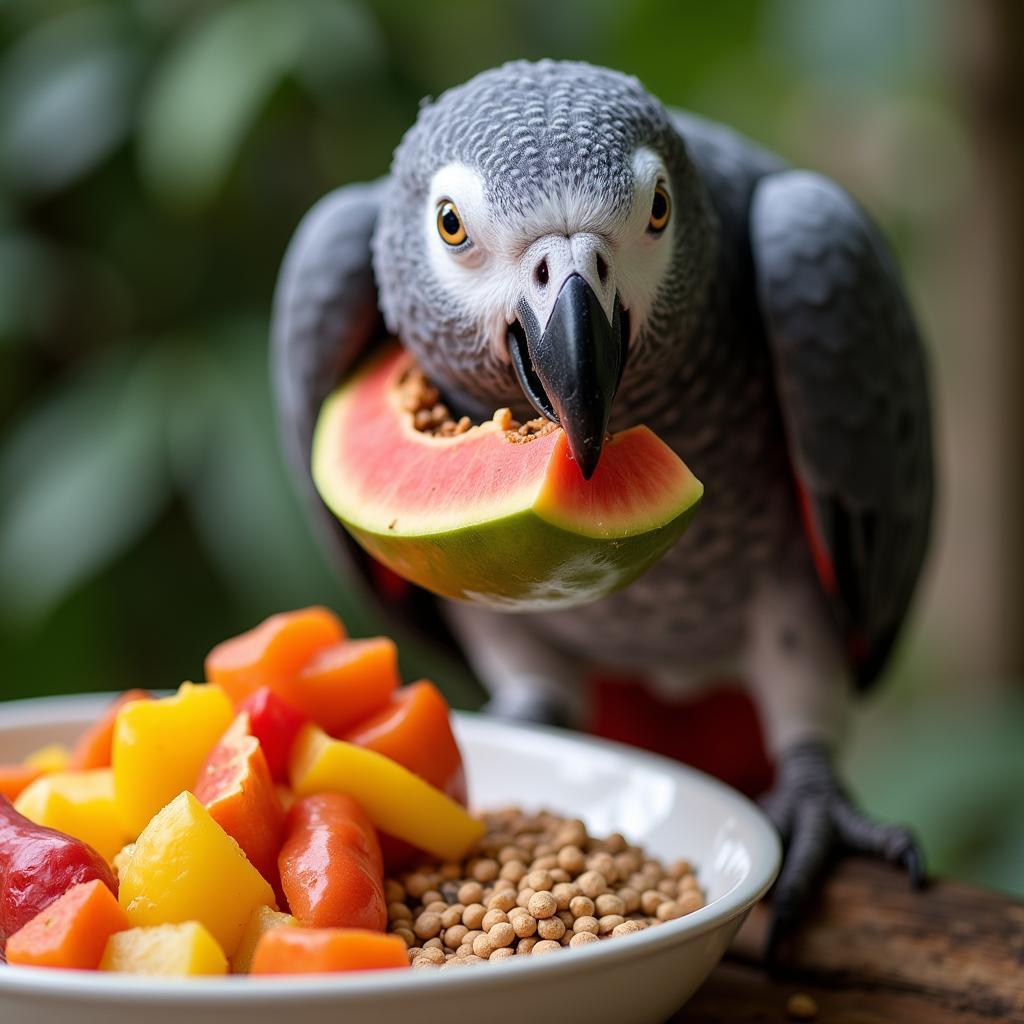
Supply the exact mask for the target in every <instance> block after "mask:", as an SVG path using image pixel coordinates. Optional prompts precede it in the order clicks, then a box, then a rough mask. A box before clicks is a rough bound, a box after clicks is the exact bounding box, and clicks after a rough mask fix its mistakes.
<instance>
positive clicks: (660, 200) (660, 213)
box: [647, 185, 672, 234]
mask: <svg viewBox="0 0 1024 1024" xmlns="http://www.w3.org/2000/svg"><path fill="white" fill-rule="evenodd" d="M671 212H672V200H671V199H669V197H668V192H667V191H666V189H665V186H664V185H659V186H658V187H657V188H656V189H655V190H654V200H653V201H652V202H651V219H650V220H649V221H648V222H647V229H648V230H649V231H653V232H654V233H655V234H658V233H659V232H661V231H664V230H665V225H666V224H668V217H669V214H670V213H671Z"/></svg>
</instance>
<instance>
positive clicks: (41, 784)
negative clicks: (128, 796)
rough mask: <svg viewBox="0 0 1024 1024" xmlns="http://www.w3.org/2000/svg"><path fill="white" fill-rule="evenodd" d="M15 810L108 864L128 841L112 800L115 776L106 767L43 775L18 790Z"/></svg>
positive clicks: (115, 803) (115, 804)
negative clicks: (85, 846)
mask: <svg viewBox="0 0 1024 1024" xmlns="http://www.w3.org/2000/svg"><path fill="white" fill-rule="evenodd" d="M14 807H15V810H17V811H18V813H19V814H24V815H25V817H26V818H28V819H29V820H31V821H34V822H35V823H36V824H37V825H46V826H47V827H48V828H55V829H57V830H59V831H60V832H66V833H67V834H68V835H69V836H74V837H75V838H76V839H81V840H82V842H85V843H88V844H89V845H90V846H91V847H92V848H93V849H94V850H95V851H96V852H97V853H99V854H100V856H102V857H104V858H106V860H108V861H110V860H113V858H114V856H115V854H116V853H117V851H118V850H120V849H121V847H122V846H123V845H124V842H125V839H126V838H127V837H126V835H125V831H124V826H123V825H122V824H121V818H120V815H119V814H118V809H117V802H116V801H115V799H114V773H113V772H112V771H111V769H109V768H96V769H93V770H90V771H81V772H53V773H52V774H50V775H43V776H41V777H40V778H38V779H36V780H35V782H32V783H30V784H29V785H28V786H27V787H26V788H25V789H23V790H22V791H21V793H20V794H19V795H18V799H17V800H15V802H14Z"/></svg>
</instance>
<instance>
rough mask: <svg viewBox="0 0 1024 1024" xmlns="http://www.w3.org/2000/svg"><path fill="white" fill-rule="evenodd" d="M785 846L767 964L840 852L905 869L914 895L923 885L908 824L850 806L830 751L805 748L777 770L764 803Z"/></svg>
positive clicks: (775, 958) (789, 755) (775, 959)
mask: <svg viewBox="0 0 1024 1024" xmlns="http://www.w3.org/2000/svg"><path fill="white" fill-rule="evenodd" d="M761 805H762V807H763V808H764V809H765V812H766V813H767V814H768V815H769V817H770V818H771V819H772V822H773V824H774V825H775V827H776V828H777V829H778V830H779V833H780V835H781V836H782V840H783V842H784V843H785V844H786V859H785V862H784V864H783V867H782V872H781V873H780V875H779V878H778V881H777V882H776V883H775V888H774V890H773V893H772V904H773V918H772V923H771V926H770V928H769V932H768V939H767V943H766V947H765V960H766V961H767V962H768V963H769V964H775V963H777V962H778V956H779V950H780V946H781V944H782V943H783V942H784V940H785V939H786V938H787V937H788V936H789V935H790V934H791V933H792V932H793V931H794V930H795V928H796V926H797V925H798V924H799V923H800V921H801V920H802V918H803V915H804V913H805V912H806V910H807V908H808V905H809V904H810V901H811V897H812V896H813V893H814V890H815V882H816V881H817V880H818V878H819V877H820V876H821V874H822V873H823V872H824V869H825V867H826V864H827V862H828V860H829V858H830V857H831V856H832V855H833V854H841V853H843V852H851V853H860V854H866V855H868V856H873V857H880V858H882V859H883V860H885V861H887V862H888V863H890V864H894V865H898V866H900V867H902V868H903V869H904V870H905V871H906V872H907V874H908V875H909V878H910V884H911V886H912V887H914V888H920V887H921V885H922V884H923V881H924V858H923V856H922V853H921V850H920V848H919V847H918V845H917V841H916V839H915V838H914V834H913V833H912V832H911V830H910V829H908V828H906V827H905V826H903V825H889V824H886V823H884V822H880V821H876V820H875V819H873V818H871V817H869V816H868V815H866V814H865V813H864V812H863V811H860V810H859V809H858V808H857V807H855V806H854V805H853V803H852V802H851V800H850V798H849V796H848V795H847V794H846V792H845V790H844V789H843V787H842V786H841V785H840V783H839V781H838V779H837V778H836V776H835V772H834V770H833V767H832V758H831V755H830V753H829V751H828V749H827V748H826V747H825V746H824V745H821V744H816V743H803V744H800V745H799V746H797V747H794V748H793V749H792V750H790V751H788V752H787V753H786V755H785V756H784V757H783V759H782V761H781V763H780V764H779V771H778V782H777V784H776V786H775V787H774V788H773V789H772V790H771V791H770V792H769V793H767V794H766V795H765V796H764V797H763V798H762V800H761Z"/></svg>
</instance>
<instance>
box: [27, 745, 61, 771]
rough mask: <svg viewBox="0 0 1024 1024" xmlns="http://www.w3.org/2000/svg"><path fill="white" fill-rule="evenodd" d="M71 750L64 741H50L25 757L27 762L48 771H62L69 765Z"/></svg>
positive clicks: (33, 766) (31, 765)
mask: <svg viewBox="0 0 1024 1024" xmlns="http://www.w3.org/2000/svg"><path fill="white" fill-rule="evenodd" d="M70 758H71V752H70V751H69V750H68V748H67V747H65V746H64V744H63V743H50V744H48V745H47V746H45V747H41V748H40V749H39V750H34V751H33V752H32V753H31V754H29V755H28V757H26V758H25V764H27V765H28V766H29V767H31V768H38V769H39V770H40V771H41V772H43V773H44V774H45V773H46V772H62V771H64V770H65V769H66V768H67V766H68V761H69V760H70Z"/></svg>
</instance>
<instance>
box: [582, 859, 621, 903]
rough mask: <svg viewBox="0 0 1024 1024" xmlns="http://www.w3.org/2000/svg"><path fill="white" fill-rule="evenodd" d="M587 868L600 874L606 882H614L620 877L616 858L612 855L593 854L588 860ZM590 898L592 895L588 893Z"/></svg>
mask: <svg viewBox="0 0 1024 1024" xmlns="http://www.w3.org/2000/svg"><path fill="white" fill-rule="evenodd" d="M587 868H588V869H589V870H590V871H596V872H598V873H599V874H600V875H601V876H602V877H603V878H604V879H605V882H606V883H608V882H614V881H615V879H616V878H617V877H618V871H617V870H616V867H615V858H614V857H613V856H612V855H611V854H610V853H604V852H601V853H592V854H591V855H590V856H589V857H588V858H587ZM587 895H588V896H589V895H590V893H587Z"/></svg>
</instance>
